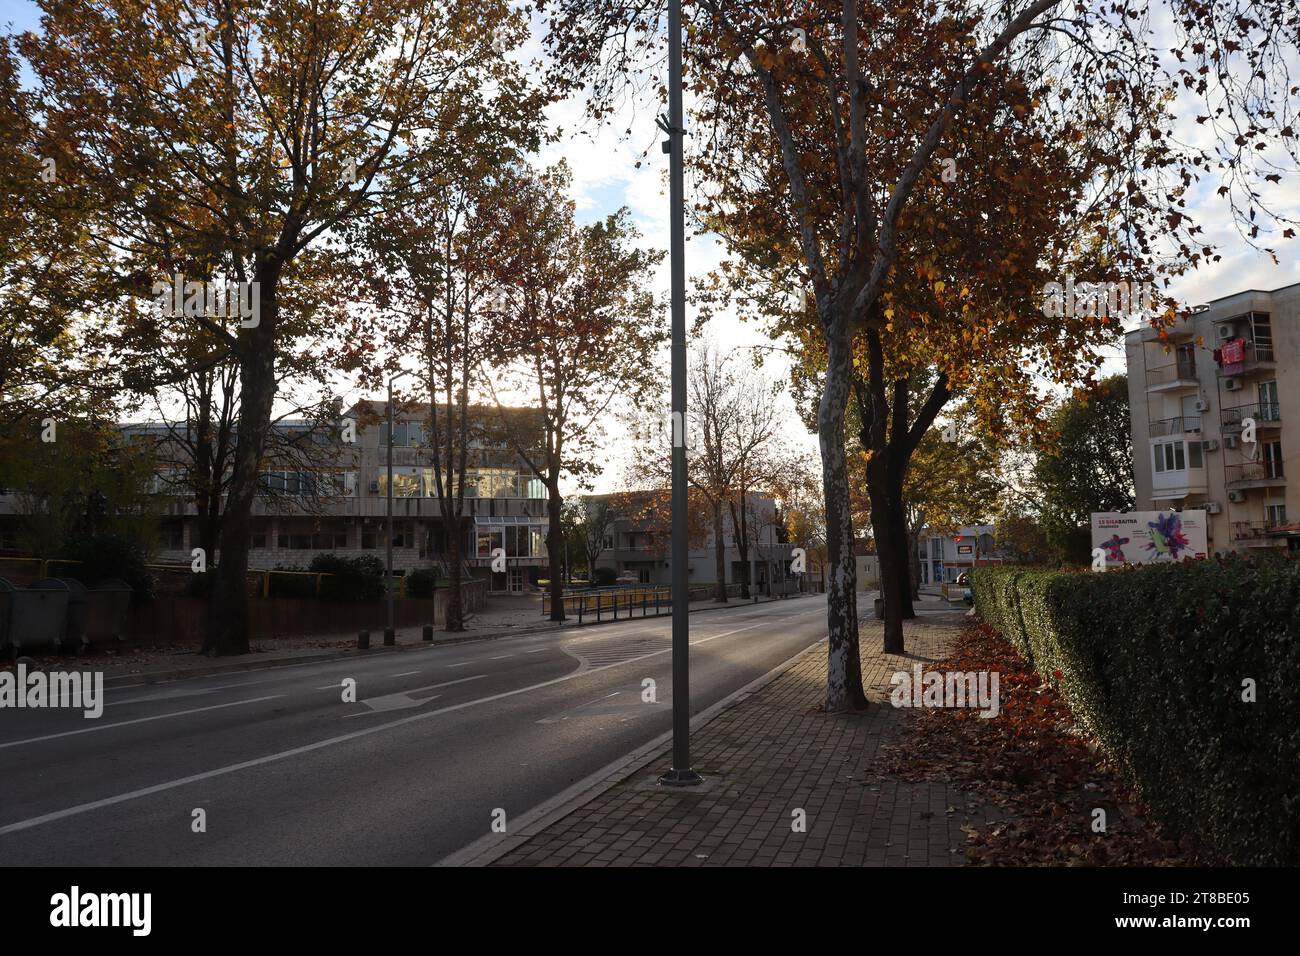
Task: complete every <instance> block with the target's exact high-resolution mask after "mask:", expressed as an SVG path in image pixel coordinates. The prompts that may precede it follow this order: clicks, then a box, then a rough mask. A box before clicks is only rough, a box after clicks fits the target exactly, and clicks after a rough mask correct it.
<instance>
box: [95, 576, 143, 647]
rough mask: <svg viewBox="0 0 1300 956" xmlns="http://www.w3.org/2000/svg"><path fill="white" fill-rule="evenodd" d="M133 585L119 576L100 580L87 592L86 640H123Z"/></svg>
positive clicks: (125, 634)
mask: <svg viewBox="0 0 1300 956" xmlns="http://www.w3.org/2000/svg"><path fill="white" fill-rule="evenodd" d="M131 593H132V591H131V585H129V584H127V583H126V582H125V581H122V580H120V579H119V578H109V579H108V580H106V581H100V582H99V584H97V585H96V586H95V587H94V588H92V589H91V590H90V591H89V592H87V595H86V597H87V599H88V600H87V603H88V608H89V613H88V614H87V615H86V640H87V641H88V642H92V643H93V642H94V641H122V640H125V639H126V637H127V633H126V621H127V615H128V613H130V610H131Z"/></svg>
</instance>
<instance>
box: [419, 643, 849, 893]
mask: <svg viewBox="0 0 1300 956" xmlns="http://www.w3.org/2000/svg"><path fill="white" fill-rule="evenodd" d="M825 641H826V638H824V637H823V638H819V639H818V640H817V641H815V642H814V643H813V644H810V645H809V646H808V647H805V648H804V649H803V650H801V651H799V652H798V653H797V654H795V655H794V656H793V657H791V658H790V659H789V660H786V661H783V662H782V663H780V664H778V665H776V667H774V668H772V669H771V670H770V671H768V672H767V673H766V674H763V675H762V676H761V677H758V678H756V679H754V680H752V681H750V682H749V683H748V684H746V685H745V686H744V687H741V688H740V689H738V690H735V691H732V692H731V693H730V694H728V695H727V696H726V697H724V698H722V699H721V700H719V701H717V702H716V703H714V704H711V705H710V706H709V707H707V708H705V709H704V710H702V711H700V712H699V713H698V714H695V715H694V716H693V717H691V723H690V727H691V733H695V732H697V731H699V730H701V729H703V728H704V727H705V726H706V725H708V724H709V723H710V722H711V721H713V720H714V719H715V718H716V717H718V716H720V715H721V714H722V713H723V711H726V710H728V709H729V708H731V707H732V706H734V705H736V704H738V703H740V702H741V701H742V700H744V699H745V698H746V697H749V696H750V695H751V694H753V693H754V692H755V691H758V690H761V689H762V688H763V687H766V686H767V685H768V684H770V683H772V681H774V680H776V679H777V678H778V677H780V676H781V675H782V674H784V673H785V672H786V671H788V670H789V669H790V668H791V667H793V666H794V665H795V664H797V663H798V662H799V660H800V659H801V658H803V657H805V656H807V655H808V654H811V653H812V652H813V651H815V650H816V649H817V648H819V647H820V646H821V645H822V644H824V643H825ZM672 739H673V732H672V731H671V730H669V731H666V732H665V733H662V734H660V735H659V736H658V737H655V738H654V739H653V740H651V741H649V742H647V743H645V744H642V745H641V746H640V747H637V748H636V749H635V750H633V751H632V752H631V753H629V754H627V755H625V756H623V757H620V758H618V759H617V760H615V761H613V762H612V763H609V764H606V765H605V766H604V767H602V768H600V769H599V770H597V771H596V772H595V773H593V774H590V775H589V776H587V777H584V778H583V779H582V780H579V781H578V782H577V783H575V784H573V785H572V786H570V787H568V788H566V789H565V790H562V791H561V792H560V793H557V794H556V795H555V796H553V797H551V798H550V799H549V800H544V801H542V802H541V803H539V804H538V805H537V806H535V807H533V808H532V809H531V810H529V811H527V812H526V813H524V814H522V815H520V816H519V817H517V818H516V823H515V826H516V828H517V829H516V830H515V832H514V833H507V834H487V835H485V836H482V837H479V838H478V839H477V840H475V841H474V842H473V843H471V844H469V846H466V847H463V848H461V849H459V850H457V851H456V852H454V853H452V854H449V855H448V856H445V857H443V858H442V859H440V860H438V861H437V862H436V863H433V864H431V865H432V866H436V867H445V866H470V867H480V866H490V865H491V864H492V863H493V862H495V861H496V860H498V859H500V858H501V857H503V856H505V855H506V854H507V853H509V852H511V851H512V850H515V849H517V848H518V847H520V846H522V845H523V844H525V843H527V842H528V841H529V840H530V839H532V838H533V837H534V836H536V835H537V834H539V833H541V832H542V831H543V830H545V829H546V828H547V827H549V826H550V825H551V824H552V823H554V822H556V821H557V820H560V819H562V818H564V817H566V816H568V815H569V814H570V813H572V812H574V811H575V810H578V809H580V808H582V807H584V806H586V805H587V804H588V803H590V802H591V801H592V800H594V799H596V798H597V797H599V796H600V795H601V794H603V793H604V792H605V791H607V790H609V789H610V788H611V787H614V786H616V785H617V784H619V783H621V782H622V781H624V780H626V779H627V778H628V777H631V776H634V775H635V774H637V773H639V772H641V771H642V770H643V769H645V767H647V766H648V765H649V764H650V763H651V762H652V761H653V760H654V759H655V758H656V757H658V756H659V754H660V753H661V752H662V751H663V749H664V746H665V745H666V744H671V743H672Z"/></svg>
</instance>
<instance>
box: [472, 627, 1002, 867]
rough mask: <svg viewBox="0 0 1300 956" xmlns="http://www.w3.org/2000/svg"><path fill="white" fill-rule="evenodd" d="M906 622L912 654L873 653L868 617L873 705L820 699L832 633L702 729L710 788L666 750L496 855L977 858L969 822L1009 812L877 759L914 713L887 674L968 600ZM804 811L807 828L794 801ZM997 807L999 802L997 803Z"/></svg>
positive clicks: (738, 861)
mask: <svg viewBox="0 0 1300 956" xmlns="http://www.w3.org/2000/svg"><path fill="white" fill-rule="evenodd" d="M925 610H926V611H928V612H930V613H926V614H924V615H922V617H920V618H918V619H917V620H915V621H909V622H907V623H906V646H907V648H908V649H909V653H908V654H907V655H884V654H880V653H875V654H872V653H871V652H872V649H874V648H878V647H879V646H880V639H881V628H880V625H879V624H875V623H874V622H873V623H872V624H870V625H864V626H863V628H862V648H863V652H864V654H865V655H866V657H865V659H864V661H863V681H864V683H865V684H866V685H867V692H868V695H869V696H870V698H871V700H872V701H873V702H881V703H883V706H876V707H872V708H871V710H870V711H869V713H868V714H866V715H864V716H847V715H844V716H833V717H827V716H825V715H824V714H821V713H817V712H815V711H813V710H812V708H814V707H815V706H816V705H817V704H818V703H819V702H820V701H821V700H822V698H823V693H824V688H825V680H826V650H825V645H821V646H819V647H818V648H817V649H815V650H813V651H811V652H809V653H808V654H805V655H804V656H803V657H802V658H801V659H800V660H799V661H798V662H797V663H796V664H795V665H793V666H792V667H791V668H790V669H789V670H787V671H786V672H785V673H783V674H781V675H780V676H779V677H777V678H776V679H775V680H774V681H773V682H772V683H770V684H768V685H767V686H765V687H763V688H761V689H760V690H758V691H756V692H755V693H754V694H752V695H750V696H749V697H747V698H742V699H741V700H739V701H738V702H736V703H735V704H734V705H733V706H731V707H730V708H728V709H727V710H725V711H723V713H721V714H720V715H719V716H717V717H716V718H715V719H714V720H712V721H711V722H710V723H708V724H707V725H705V726H704V727H703V728H702V729H700V730H699V731H697V732H696V733H695V734H694V735H693V737H692V754H693V756H694V761H695V768H696V769H697V770H699V771H700V772H701V773H702V774H703V775H704V776H705V778H706V784H705V786H704V787H702V788H699V789H693V788H692V789H682V790H677V789H671V788H665V787H659V786H657V785H656V783H655V778H656V776H657V774H658V773H659V772H660V771H661V770H662V769H664V768H666V767H667V766H668V765H669V752H668V750H665V751H664V752H663V753H661V754H660V755H658V756H657V757H656V758H655V759H653V760H651V761H650V762H649V763H648V764H646V765H644V767H643V768H642V769H641V770H639V771H637V772H635V773H632V774H630V775H629V776H628V777H626V778H625V779H623V780H622V781H620V782H619V783H618V784H616V785H615V786H613V787H612V788H610V789H608V790H606V791H605V792H604V793H602V794H600V795H599V796H598V797H596V798H595V799H594V800H592V801H591V802H589V803H587V804H586V805H585V806H582V807H580V808H578V809H576V810H574V811H573V812H571V813H569V814H568V815H566V816H564V817H562V818H561V819H559V820H557V821H555V822H553V823H552V824H550V825H549V826H547V827H546V828H545V829H544V830H543V831H542V832H540V833H538V834H536V835H534V836H532V837H531V838H529V839H528V840H527V841H526V842H524V843H522V844H520V845H519V846H517V847H515V848H514V849H512V850H510V851H509V852H508V853H506V854H505V855H504V856H502V857H500V858H498V859H497V860H496V861H494V863H493V864H492V865H494V866H610V865H613V866H629V865H633V866H787V865H792V866H860V865H868V866H870V865H891V866H950V865H960V864H962V863H964V862H965V846H966V835H965V834H964V833H963V832H962V827H963V826H965V825H968V824H976V823H983V822H986V820H993V819H996V818H998V812H997V810H996V808H993V807H986V806H984V805H982V802H981V801H978V800H977V799H975V798H973V797H972V796H970V795H967V794H965V793H963V792H962V791H959V790H957V789H956V788H955V787H953V788H950V787H948V786H947V785H945V784H944V783H942V782H937V781H923V782H919V783H915V784H913V783H907V782H905V781H901V780H898V779H896V778H893V777H888V776H884V775H881V774H879V773H877V772H876V770H875V769H874V768H875V767H876V765H877V764H878V763H879V761H878V759H877V754H878V751H879V749H880V747H881V745H882V743H885V742H886V741H888V740H890V739H892V738H893V737H895V736H896V735H897V734H898V732H899V730H900V728H901V724H902V721H903V720H905V719H906V716H905V715H904V714H903V713H902V712H900V711H898V710H895V709H894V708H893V707H891V706H889V704H888V692H889V690H890V684H889V678H890V676H891V675H892V674H893V673H894V672H896V671H899V670H911V668H912V666H913V665H914V664H915V663H917V662H920V663H921V664H922V666H925V665H926V664H927V663H928V662H930V661H935V660H938V659H940V658H941V657H943V656H944V653H945V652H946V651H947V649H948V648H949V647H950V646H951V643H952V641H953V639H954V638H955V635H956V633H957V630H958V628H959V626H960V621H961V619H962V616H961V613H960V612H957V613H953V612H947V611H940V610H939V609H938V608H933V609H932V608H930V607H927V608H926V609H925ZM796 810H803V811H805V813H806V820H807V826H806V832H802V833H800V832H795V830H794V828H793V826H792V822H793V820H794V811H796ZM986 815H987V816H986Z"/></svg>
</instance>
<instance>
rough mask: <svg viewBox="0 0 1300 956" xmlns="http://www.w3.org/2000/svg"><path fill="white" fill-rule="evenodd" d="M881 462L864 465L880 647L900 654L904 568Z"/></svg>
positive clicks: (874, 460) (901, 648)
mask: <svg viewBox="0 0 1300 956" xmlns="http://www.w3.org/2000/svg"><path fill="white" fill-rule="evenodd" d="M884 470H885V465H884V462H883V461H880V460H878V459H875V458H873V459H872V460H871V461H869V462H867V475H868V478H867V495H868V497H870V499H871V529H872V533H873V534H874V535H875V538H876V557H877V559H878V560H879V562H880V596H881V598H882V599H883V600H884V602H885V636H884V642H883V644H882V645H881V647H882V650H884V652H885V653H886V654H901V653H903V605H902V601H901V600H900V598H901V596H902V589H903V587H904V583H903V582H904V580H905V576H906V573H907V571H906V565H904V564H903V563H902V561H901V560H900V559H901V556H902V549H901V548H900V547H899V546H898V540H897V533H898V532H897V529H898V524H897V522H896V521H893V520H891V515H890V503H889V492H888V490H887V488H888V482H887V481H886V480H885V478H884V475H883V474H875V475H873V472H883V471H884Z"/></svg>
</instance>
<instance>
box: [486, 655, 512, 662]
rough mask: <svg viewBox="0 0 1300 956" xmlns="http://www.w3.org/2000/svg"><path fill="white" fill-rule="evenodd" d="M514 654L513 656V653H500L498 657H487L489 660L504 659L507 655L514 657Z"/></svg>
mask: <svg viewBox="0 0 1300 956" xmlns="http://www.w3.org/2000/svg"><path fill="white" fill-rule="evenodd" d="M514 656H515V655H513V654H502V655H501V656H500V657H489V658H488V660H490V661H503V660H505V659H506V658H507V657H514Z"/></svg>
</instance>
